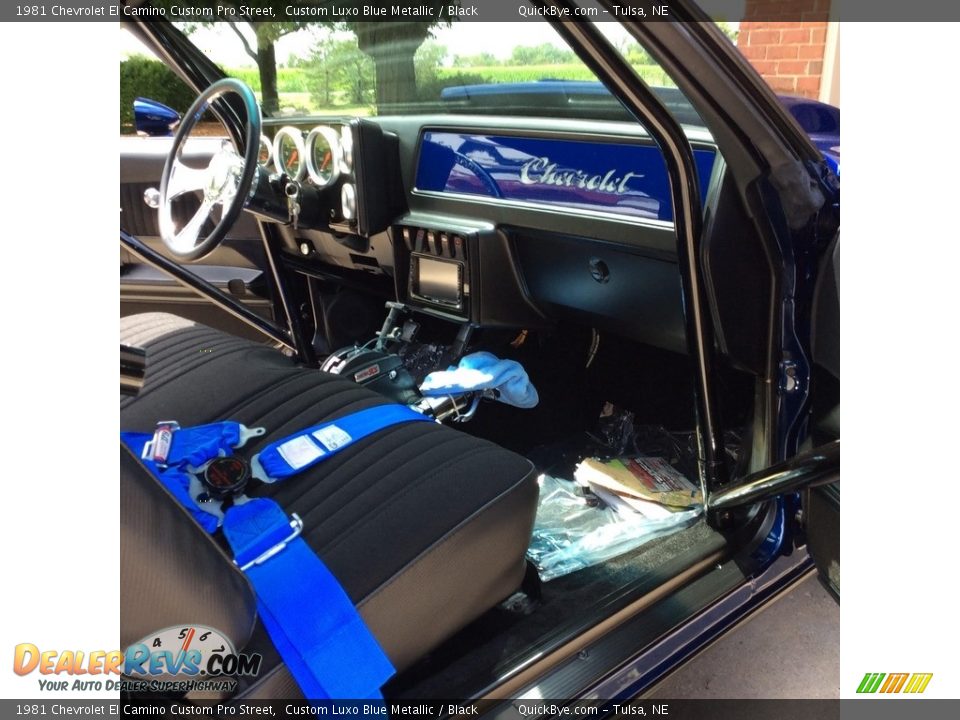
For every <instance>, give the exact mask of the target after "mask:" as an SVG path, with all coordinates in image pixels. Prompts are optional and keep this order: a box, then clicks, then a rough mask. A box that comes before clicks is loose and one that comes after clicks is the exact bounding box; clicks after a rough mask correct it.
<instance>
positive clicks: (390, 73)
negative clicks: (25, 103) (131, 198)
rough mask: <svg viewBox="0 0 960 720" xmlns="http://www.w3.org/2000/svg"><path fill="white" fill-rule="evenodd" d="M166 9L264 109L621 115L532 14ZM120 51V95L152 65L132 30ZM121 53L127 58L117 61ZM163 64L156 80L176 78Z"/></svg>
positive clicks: (176, 101)
mask: <svg viewBox="0 0 960 720" xmlns="http://www.w3.org/2000/svg"><path fill="white" fill-rule="evenodd" d="M230 5H231V3H230V2H226V3H221V4H219V5H218V6H217V7H218V8H220V9H221V10H222V9H223V8H224V7H228V6H230ZM378 5H390V3H377V2H373V3H371V2H365V3H364V6H365V7H367V8H372V7H376V6H378ZM237 6H238V7H239V3H238V4H237ZM244 6H245V7H246V8H247V11H248V12H250V8H251V7H256V6H262V7H264V8H267V7H272V6H278V4H277V3H276V2H259V3H257V2H252V3H251V2H246V3H244ZM198 7H199V6H198ZM412 7H413V6H411V8H412ZM421 7H427V6H426V5H425V6H421ZM439 7H440V8H441V10H443V9H445V8H447V7H448V6H446V5H440V6H439ZM531 7H532V6H531ZM311 8H312V9H313V10H314V11H316V10H317V9H318V8H317V7H315V6H310V5H303V4H302V5H297V6H291V5H290V4H289V3H286V4H283V3H281V4H280V5H279V6H278V9H277V12H281V13H286V14H290V13H291V12H294V11H297V12H303V13H306V12H307V10H309V9H311ZM179 12H181V13H182V12H183V10H182V8H181V10H180V11H179ZM198 12H199V10H198ZM167 17H168V19H170V20H172V21H174V24H175V25H176V26H177V27H178V28H179V29H180V30H181V31H182V32H184V33H185V34H186V35H187V36H188V37H189V39H190V40H191V42H193V43H194V44H195V45H196V46H197V47H198V48H199V49H200V50H202V51H203V52H204V53H205V54H206V55H207V56H208V57H209V58H211V59H212V60H213V61H214V62H215V63H217V64H218V65H219V66H220V67H221V68H222V69H223V70H224V72H225V73H226V74H227V75H229V76H232V77H236V78H239V79H241V80H243V81H244V82H246V83H247V84H248V85H250V86H251V87H252V88H253V89H254V91H255V92H256V93H257V96H258V98H259V99H260V101H261V105H262V108H263V112H264V114H265V115H266V116H267V117H282V118H294V119H295V118H298V117H312V116H329V115H336V116H343V115H349V116H368V115H390V114H411V113H470V114H498V115H527V116H531V115H532V116H549V117H569V118H582V119H595V120H628V119H629V116H628V115H627V113H626V111H625V110H624V109H623V107H622V106H621V105H620V103H619V102H618V101H616V100H615V99H614V98H613V97H612V96H611V95H610V94H609V92H608V91H607V90H606V89H605V88H604V87H603V86H602V85H601V84H600V83H599V82H598V81H597V79H596V77H595V76H594V75H593V73H592V72H591V71H590V70H589V69H588V68H587V67H586V65H584V63H583V62H582V61H581V60H580V59H579V58H578V57H577V56H576V55H575V54H574V52H573V51H572V50H570V48H569V47H568V46H567V45H566V44H565V43H564V41H563V40H562V39H561V38H560V37H559V36H558V35H557V33H556V32H555V31H554V29H553V28H552V27H551V26H550V24H549V23H547V22H545V21H543V20H542V19H536V18H528V19H525V20H521V21H514V22H467V21H462V20H459V19H457V18H456V17H451V16H449V15H446V14H443V15H441V17H440V18H439V19H427V20H412V21H402V22H400V21H377V22H371V21H362V20H357V21H350V20H345V19H340V20H333V19H330V18H329V17H328V18H327V19H316V16H311V15H307V14H305V15H303V17H306V18H307V19H305V20H301V21H293V22H263V21H258V20H255V19H254V18H255V17H256V16H255V15H247V16H243V15H235V16H232V18H233V19H224V18H225V15H223V14H221V15H220V16H214V15H198V16H196V17H194V18H192V19H191V20H178V19H177V17H174V16H172V15H169V12H168V15H167ZM198 18H199V19H198ZM598 27H600V28H601V30H602V32H603V33H604V34H605V35H606V36H607V37H608V39H609V40H610V41H611V42H612V43H613V45H614V46H615V47H616V48H617V49H618V51H619V52H620V53H621V54H622V55H623V56H624V57H625V58H626V59H627V60H628V61H629V62H630V64H631V65H632V67H633V68H634V69H635V70H636V72H637V73H638V74H639V75H640V76H641V77H642V78H643V79H644V80H645V81H646V82H647V83H648V84H649V85H651V86H652V87H653V88H654V89H655V90H656V91H657V92H658V94H659V95H660V97H661V99H663V100H664V102H665V103H666V104H667V106H668V107H669V108H670V109H671V111H672V112H674V114H675V116H676V117H677V119H678V120H679V121H680V122H682V123H687V124H701V123H700V119H699V117H698V116H697V114H696V113H695V112H694V111H693V109H692V107H691V106H690V104H689V103H688V102H687V101H686V99H685V98H684V97H683V95H682V94H680V91H679V90H677V89H676V87H675V85H674V84H673V82H672V81H671V80H670V78H669V76H668V75H667V74H666V72H664V71H663V69H662V68H660V67H659V66H658V65H657V64H656V62H654V60H653V59H652V58H651V57H650V56H649V54H648V53H647V52H646V51H645V50H644V49H643V48H642V47H641V46H640V45H639V44H638V43H637V42H636V41H635V40H633V38H631V37H630V36H629V35H628V34H627V32H626V31H625V30H624V29H623V28H622V27H621V26H620V25H619V24H618V23H615V22H602V23H598ZM121 51H122V57H121V63H122V64H121V96H122V97H123V95H124V94H127V95H130V94H132V93H131V92H129V91H128V92H126V93H125V92H124V83H125V81H126V82H127V84H128V85H129V84H130V83H131V82H133V81H132V80H131V79H130V78H129V76H130V75H131V74H133V75H135V76H136V77H137V78H141V77H143V76H145V75H146V76H151V77H154V76H156V77H157V78H159V77H160V76H161V75H162V74H163V70H162V68H150V67H143V66H145V65H148V64H149V63H151V62H155V61H151V60H149V59H148V58H146V57H145V56H146V55H147V54H148V53H147V51H146V50H145V48H143V46H141V45H140V44H139V43H138V42H137V41H136V40H135V39H133V38H132V36H129V35H127V36H126V37H125V38H124V42H123V44H122V50H121ZM124 63H131V66H130V67H128V68H127V71H126V72H125V70H124V67H123V64H124ZM133 66H138V67H137V68H134V67H133ZM133 69H136V70H137V72H136V73H131V72H130V71H131V70H133ZM169 75H170V77H169V78H167V80H166V82H167V83H168V84H171V85H174V86H175V85H176V83H177V81H176V79H175V78H174V77H173V76H172V74H169ZM155 84H160V83H159V82H155ZM152 92H153V94H152V95H150V92H149V91H144V90H143V89H139V90H137V92H136V93H135V94H137V95H150V96H151V97H152V98H153V99H155V100H158V101H160V102H164V103H166V104H168V105H170V106H171V107H173V108H174V109H176V110H178V111H180V112H182V111H183V110H185V109H186V107H185V106H184V102H186V104H187V105H189V99H190V95H191V94H192V93H189V92H182V91H181V92H179V93H178V92H176V91H173V90H170V89H167V88H164V89H160V88H155V89H152ZM157 95H162V97H158V96H157Z"/></svg>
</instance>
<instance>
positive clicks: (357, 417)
mask: <svg viewBox="0 0 960 720" xmlns="http://www.w3.org/2000/svg"><path fill="white" fill-rule="evenodd" d="M407 422H434V420H433V419H432V418H430V417H427V416H426V415H423V414H422V413H418V412H417V411H416V410H411V409H410V408H409V407H407V406H406V405H379V406H377V407H372V408H368V409H367V410H360V411H359V412H355V413H353V414H351V415H346V416H344V417H342V418H339V419H337V420H334V421H333V422H325V423H322V424H320V425H314V426H313V427H309V428H307V429H306V430H301V431H300V432H297V433H294V434H293V435H288V436H287V437H285V438H283V439H281V440H276V441H275V442H272V443H270V444H269V445H267V446H266V447H265V448H264V449H263V450H261V451H260V452H259V453H258V454H257V455H256V456H255V457H254V458H253V460H252V461H251V465H252V466H253V470H254V472H253V474H254V477H258V478H260V479H261V480H265V481H266V482H274V481H276V480H282V479H283V478H287V477H290V476H291V475H296V474H297V473H300V472H303V471H304V470H306V469H307V468H308V467H311V466H312V465H315V464H316V463H318V462H320V461H321V460H323V459H324V458H326V457H329V456H330V455H332V454H334V453H336V452H339V451H340V450H343V449H344V448H346V447H349V446H350V445H352V444H353V443H355V442H357V441H358V440H362V439H363V438H365V437H367V436H368V435H372V434H374V433H375V432H377V431H379V430H383V429H384V428H387V427H390V426H392V425H399V424H400V423H407ZM258 465H259V468H258ZM258 469H262V473H261V472H258ZM264 475H265V476H266V477H264Z"/></svg>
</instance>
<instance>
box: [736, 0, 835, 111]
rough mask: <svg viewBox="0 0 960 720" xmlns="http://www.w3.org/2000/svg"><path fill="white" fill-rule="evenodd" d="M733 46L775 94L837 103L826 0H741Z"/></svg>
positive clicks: (832, 27)
mask: <svg viewBox="0 0 960 720" xmlns="http://www.w3.org/2000/svg"><path fill="white" fill-rule="evenodd" d="M737 46H738V47H739V48H740V51H741V52H742V53H743V54H744V56H745V57H746V58H747V59H748V60H749V61H750V63H751V64H752V65H753V66H754V67H755V68H756V69H757V72H759V73H760V74H761V75H762V76H763V78H764V79H765V80H766V81H767V82H768V83H770V86H771V87H772V88H773V89H774V90H775V91H776V92H778V93H782V94H786V95H801V96H803V97H808V98H815V99H818V100H822V101H823V102H828V103H830V104H831V105H837V106H839V105H840V23H839V22H838V21H837V20H836V16H835V14H834V13H832V12H831V0H746V4H745V7H744V14H743V20H742V22H741V23H740V34H739V35H738V37H737Z"/></svg>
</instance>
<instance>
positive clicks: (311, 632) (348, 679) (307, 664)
mask: <svg viewBox="0 0 960 720" xmlns="http://www.w3.org/2000/svg"><path fill="white" fill-rule="evenodd" d="M424 421H426V422H433V420H432V419H431V418H429V417H426V416H424V415H422V414H420V413H418V412H416V411H415V410H411V409H410V408H408V407H406V406H404V405H381V406H377V407H373V408H368V409H367V410H361V411H359V412H356V413H353V414H352V415H347V416H345V417H342V418H339V419H338V420H335V421H333V422H327V423H322V424H320V425H314V426H313V427H310V428H307V429H306V430H302V431H300V432H298V433H295V434H294V435H290V436H287V437H285V438H283V439H281V440H278V441H276V442H273V443H270V444H269V445H267V446H266V447H265V448H264V449H263V450H262V451H261V452H260V453H259V454H258V455H256V456H254V458H252V459H251V463H250V464H251V466H252V467H253V469H254V475H255V476H257V477H260V479H262V480H264V479H265V480H266V481H267V482H275V481H277V480H282V479H284V478H287V477H290V476H292V475H296V474H298V473H299V472H302V471H303V470H305V469H306V468H308V467H311V466H313V465H315V464H316V463H318V462H320V461H321V460H323V459H325V458H327V457H330V456H331V455H333V454H334V453H336V452H338V451H340V450H342V449H343V448H345V447H348V446H350V445H352V444H353V443H354V442H357V441H358V440H361V439H363V438H365V437H367V436H368V435H373V434H374V433H376V432H378V431H380V430H382V429H385V428H387V427H391V426H393V425H398V424H400V423H406V422H424ZM260 432H262V430H261V431H260ZM254 434H255V433H254ZM120 437H121V440H123V442H124V443H126V444H127V446H128V447H130V449H131V450H133V451H134V452H135V453H136V454H137V456H139V457H140V458H141V460H142V461H143V463H144V465H145V466H146V467H147V468H148V469H149V470H150V471H151V472H152V473H153V475H154V476H155V477H156V478H157V479H159V480H160V482H161V483H163V484H164V485H165V486H166V487H167V488H168V489H169V490H170V492H171V493H172V494H173V496H174V497H175V498H176V499H177V500H178V501H179V502H180V503H181V504H182V505H183V506H184V507H185V508H186V509H187V510H188V511H190V512H191V514H193V516H194V518H195V519H196V520H197V521H198V522H199V523H200V524H201V526H202V527H203V528H204V529H205V530H207V531H208V532H211V533H212V532H215V531H216V529H217V526H218V518H217V517H215V516H213V515H211V514H209V513H206V512H204V511H203V510H201V509H200V508H199V507H198V506H197V504H196V503H195V502H194V501H193V498H192V497H191V495H190V491H189V487H190V475H189V474H188V473H187V472H186V470H187V467H188V466H189V467H191V468H194V469H197V468H199V467H200V466H202V465H203V464H204V463H205V462H207V461H208V460H211V459H213V458H215V457H217V456H218V455H229V454H231V451H232V449H233V448H234V447H237V446H239V445H241V444H242V443H243V442H245V440H244V439H243V429H242V426H240V425H239V424H238V423H233V422H224V423H211V424H209V425H202V426H197V427H195V428H180V429H178V430H176V432H175V433H174V435H173V442H172V446H171V457H170V458H169V462H168V466H167V467H166V468H161V467H159V466H158V465H157V464H156V463H154V462H153V461H152V460H150V459H149V458H144V457H143V455H144V452H143V451H144V446H145V445H146V443H147V442H148V441H149V440H150V439H151V437H152V436H151V435H148V434H145V433H127V432H124V433H121V434H120ZM257 469H259V470H261V471H262V472H257ZM264 475H265V476H266V477H264ZM301 528H302V523H301V522H300V519H299V518H297V517H296V516H294V521H291V520H290V518H288V517H287V515H286V514H285V513H284V512H283V510H282V508H281V507H280V506H279V505H278V504H277V503H276V502H274V501H273V500H270V499H267V498H256V499H252V500H246V501H245V502H239V501H238V502H237V503H236V504H235V505H234V506H233V507H231V508H230V509H229V510H227V511H226V512H225V513H224V515H223V531H224V535H225V536H226V538H227V541H228V542H229V543H230V546H231V547H232V548H233V551H234V553H235V562H236V564H237V565H238V566H239V567H240V569H241V570H243V571H244V572H245V573H246V574H247V577H248V578H249V579H250V583H251V584H252V585H253V588H254V591H255V592H256V595H257V605H258V611H259V613H260V617H261V618H262V619H263V624H264V626H265V627H266V629H267V632H268V633H269V634H270V638H271V640H272V641H273V643H274V645H275V646H276V648H277V652H279V653H280V657H281V658H283V661H284V663H286V665H287V667H288V668H289V670H290V673H291V674H292V675H293V677H294V679H295V680H296V681H297V684H298V685H299V686H300V689H301V691H302V692H303V694H304V695H305V696H306V697H307V698H311V699H319V700H322V699H327V698H336V699H356V700H368V699H369V700H374V699H380V700H382V696H381V694H380V687H381V686H382V685H383V683H385V682H386V681H387V680H388V679H389V678H390V677H391V676H392V675H393V673H394V669H393V666H392V665H391V664H390V660H389V659H388V658H387V656H386V655H385V654H384V653H383V650H382V649H381V648H380V646H379V645H378V644H377V641H376V639H375V638H374V637H373V635H371V633H370V631H369V630H368V629H367V626H366V625H365V624H364V622H363V619H362V618H361V617H360V615H359V613H358V612H357V610H356V608H355V607H354V606H353V602H352V601H351V600H350V598H349V597H348V596H347V594H346V593H345V592H344V590H343V588H342V587H340V584H339V583H338V582H337V580H336V578H335V577H334V576H333V575H332V574H331V573H330V571H329V570H327V568H326V566H325V565H324V564H323V562H322V561H321V560H320V558H318V557H317V555H316V554H315V553H314V552H313V550H311V549H310V546H309V545H307V543H306V542H304V541H303V540H302V539H301V538H300V537H299V533H300V529H301Z"/></svg>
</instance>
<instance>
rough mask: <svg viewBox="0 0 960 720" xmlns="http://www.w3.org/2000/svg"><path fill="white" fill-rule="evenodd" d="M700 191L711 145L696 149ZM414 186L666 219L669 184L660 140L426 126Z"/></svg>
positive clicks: (707, 176)
mask: <svg viewBox="0 0 960 720" xmlns="http://www.w3.org/2000/svg"><path fill="white" fill-rule="evenodd" d="M694 155H695V157H696V161H697V171H698V173H699V181H700V191H701V195H706V190H707V185H708V183H709V182H710V173H711V171H712V170H713V164H714V160H715V152H714V151H713V150H710V149H698V150H694ZM419 157H420V159H419V162H418V166H417V176H416V189H417V190H421V191H433V192H441V193H457V194H464V195H478V196H483V197H489V198H500V199H504V200H513V201H522V202H528V203H536V204H539V205H548V206H552V207H564V208H573V209H579V210H591V211H600V212H607V213H614V214H618V215H627V216H631V217H640V218H648V219H652V220H665V221H670V220H672V219H673V209H672V206H671V203H670V184H669V180H668V178H667V168H666V165H665V163H664V161H663V156H662V155H661V153H660V150H659V148H657V147H656V146H655V145H650V144H639V143H632V144H628V143H621V142H597V141H595V140H594V141H591V140H569V139H556V138H540V137H522V136H513V135H479V134H475V133H465V132H445V131H440V130H428V131H426V132H424V134H423V138H422V141H421V145H420V156H419Z"/></svg>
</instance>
